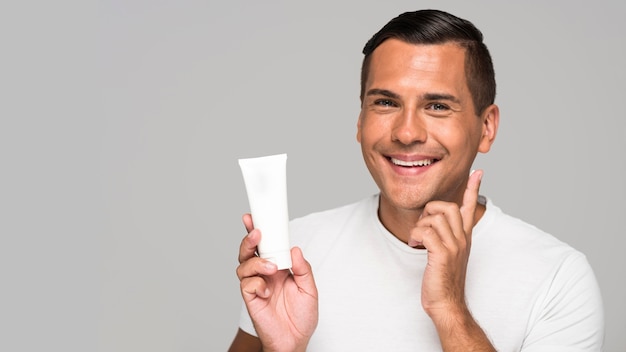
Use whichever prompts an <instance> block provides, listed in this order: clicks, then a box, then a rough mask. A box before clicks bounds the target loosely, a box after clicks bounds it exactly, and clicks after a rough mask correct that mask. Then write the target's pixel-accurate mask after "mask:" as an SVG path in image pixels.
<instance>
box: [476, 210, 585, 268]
mask: <svg viewBox="0 0 626 352" xmlns="http://www.w3.org/2000/svg"><path fill="white" fill-rule="evenodd" d="M485 214H486V215H487V216H485V219H484V220H485V221H484V222H483V223H479V224H480V226H477V227H476V228H475V233H474V234H475V238H476V239H477V240H478V241H476V243H477V245H478V246H480V245H481V244H483V245H485V246H486V247H489V248H494V247H496V248H500V249H501V250H506V248H509V249H510V250H511V251H516V252H517V251H520V252H524V253H526V254H527V255H528V254H533V253H534V254H535V255H537V256H542V257H546V256H548V257H551V256H565V257H566V256H569V255H572V254H575V253H577V254H580V252H579V251H578V250H576V249H574V248H573V247H571V246H570V245H569V244H568V243H566V242H565V241H564V240H562V239H561V238H559V237H557V235H555V234H551V233H548V232H546V231H544V230H543V229H541V228H539V227H537V226H535V225H533V224H531V223H529V222H527V221H525V220H522V219H521V218H518V217H515V216H512V215H509V214H507V213H505V212H503V211H502V210H501V209H500V208H498V207H497V206H495V205H494V204H493V203H492V202H491V201H489V202H488V203H487V212H486V213H485ZM553 258H554V257H553Z"/></svg>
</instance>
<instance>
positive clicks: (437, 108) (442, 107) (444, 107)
mask: <svg viewBox="0 0 626 352" xmlns="http://www.w3.org/2000/svg"><path fill="white" fill-rule="evenodd" d="M428 109H429V110H433V111H447V110H449V109H450V108H449V107H448V106H447V105H446V104H441V103H432V104H429V105H428Z"/></svg>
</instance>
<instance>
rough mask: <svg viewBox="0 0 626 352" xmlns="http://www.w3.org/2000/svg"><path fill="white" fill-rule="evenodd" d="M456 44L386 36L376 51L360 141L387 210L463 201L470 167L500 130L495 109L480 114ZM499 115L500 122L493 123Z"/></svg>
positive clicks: (361, 120)
mask: <svg viewBox="0 0 626 352" xmlns="http://www.w3.org/2000/svg"><path fill="white" fill-rule="evenodd" d="M464 63H465V51H464V49H463V48H461V47H460V46H458V45H457V44H454V43H447V44H440V45H415V44H408V43H405V42H402V41H400V40H396V39H388V40H386V41H385V42H383V43H382V44H381V45H380V46H379V47H378V48H376V50H374V52H373V53H372V57H371V61H370V68H369V75H368V77H367V81H366V83H365V95H364V98H363V102H362V106H361V113H360V115H359V121H358V126H357V127H358V132H357V140H358V141H359V143H360V144H361V150H362V152H363V157H364V159H365V163H366V165H367V168H368V169H369V171H370V173H371V174H372V176H373V178H374V181H375V182H376V184H377V185H378V187H379V188H380V190H381V209H382V208H391V209H396V210H400V209H405V210H419V209H421V208H423V206H424V205H425V204H426V203H427V202H429V201H431V200H444V201H452V202H456V203H460V202H461V200H462V195H463V191H464V189H465V185H466V182H467V178H468V175H469V170H470V168H471V165H472V162H473V161H474V158H475V156H476V153H477V152H478V151H481V152H487V151H488V150H489V147H490V146H491V143H492V142H493V138H494V137H495V130H496V129H497V119H498V116H497V114H498V111H497V107H495V105H492V106H490V107H489V108H487V109H486V112H485V113H483V115H482V116H480V117H479V116H476V115H475V110H474V104H473V100H472V96H471V93H470V91H469V89H468V87H467V81H466V78H465V64H464ZM494 116H495V123H494Z"/></svg>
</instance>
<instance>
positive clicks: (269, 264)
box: [263, 261, 276, 270]
mask: <svg viewBox="0 0 626 352" xmlns="http://www.w3.org/2000/svg"><path fill="white" fill-rule="evenodd" d="M263 265H264V266H265V269H267V270H274V269H276V264H274V263H272V262H270V261H266V262H265V263H264V264H263Z"/></svg>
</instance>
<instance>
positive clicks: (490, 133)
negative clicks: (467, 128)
mask: <svg viewBox="0 0 626 352" xmlns="http://www.w3.org/2000/svg"><path fill="white" fill-rule="evenodd" d="M481 120H482V122H483V126H482V127H483V129H482V133H483V134H482V136H481V138H480V143H479V144H478V151H479V152H481V153H487V152H488V151H489V150H490V149H491V145H492V144H493V142H494V141H495V140H496V134H498V124H499V123H500V109H499V108H498V106H497V105H496V104H491V105H489V106H488V107H487V108H486V109H485V111H483V114H482V117H481Z"/></svg>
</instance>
